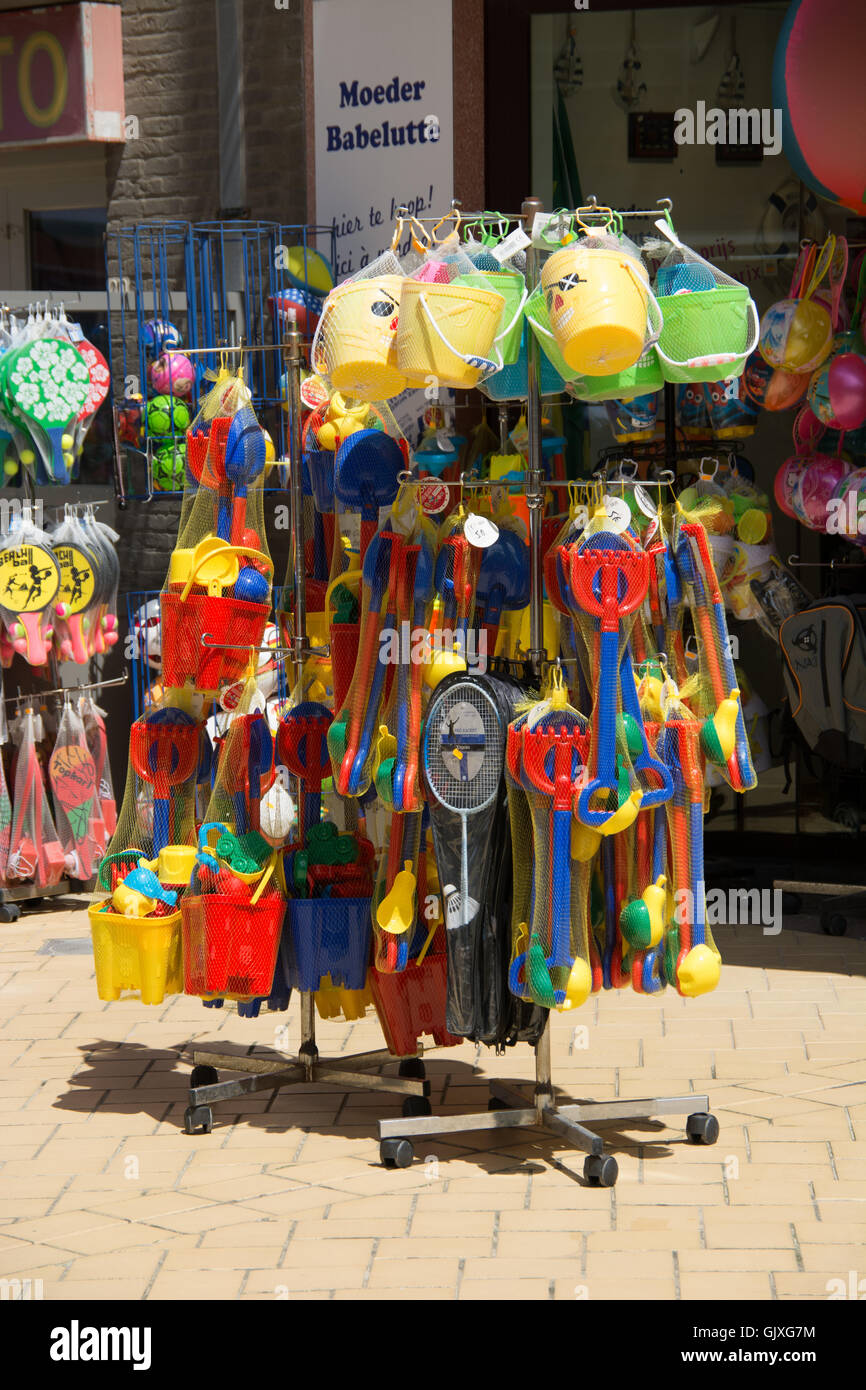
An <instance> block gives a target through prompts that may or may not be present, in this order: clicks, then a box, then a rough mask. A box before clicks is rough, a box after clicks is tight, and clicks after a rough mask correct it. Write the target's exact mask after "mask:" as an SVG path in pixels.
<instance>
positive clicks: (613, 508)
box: [604, 496, 631, 534]
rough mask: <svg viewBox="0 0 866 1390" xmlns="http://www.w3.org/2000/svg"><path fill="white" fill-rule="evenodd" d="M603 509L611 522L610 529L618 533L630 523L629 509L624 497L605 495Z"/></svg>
mask: <svg viewBox="0 0 866 1390" xmlns="http://www.w3.org/2000/svg"><path fill="white" fill-rule="evenodd" d="M604 510H605V512H606V514H607V519H608V521H609V522H610V523H611V530H613V531H615V532H616V533H617V534H619V533H620V532H621V531H625V530H626V529H627V528H628V527H629V526H630V525H631V509H630V507H629V505H628V502H626V500H625V498H624V497H610V496H606V497H605V499H604Z"/></svg>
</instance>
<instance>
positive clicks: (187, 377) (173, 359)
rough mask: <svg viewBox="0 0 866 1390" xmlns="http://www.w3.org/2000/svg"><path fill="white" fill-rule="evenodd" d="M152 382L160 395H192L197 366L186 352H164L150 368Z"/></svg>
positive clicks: (149, 373) (149, 375) (149, 374)
mask: <svg viewBox="0 0 866 1390" xmlns="http://www.w3.org/2000/svg"><path fill="white" fill-rule="evenodd" d="M147 374H148V377H149V378H150V384H151V386H152V387H153V389H154V391H156V393H157V395H160V396H171V395H174V396H191V395H192V388H193V386H194V385H195V367H194V366H193V364H192V362H191V361H190V359H189V358H188V357H187V356H186V354H185V353H173V354H172V355H171V356H170V357H169V355H168V354H167V353H163V354H162V355H161V356H160V357H157V359H156V361H155V362H151V364H150V367H149V368H148V373H147Z"/></svg>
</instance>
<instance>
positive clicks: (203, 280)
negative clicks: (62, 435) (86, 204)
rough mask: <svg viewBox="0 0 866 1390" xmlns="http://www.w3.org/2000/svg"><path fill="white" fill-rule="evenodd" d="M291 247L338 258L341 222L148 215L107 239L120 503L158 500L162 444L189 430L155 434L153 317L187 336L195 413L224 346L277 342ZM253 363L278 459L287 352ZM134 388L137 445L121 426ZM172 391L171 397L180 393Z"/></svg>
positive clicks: (253, 385) (259, 408) (256, 396)
mask: <svg viewBox="0 0 866 1390" xmlns="http://www.w3.org/2000/svg"><path fill="white" fill-rule="evenodd" d="M290 247H296V248H297V249H298V250H300V251H302V253H303V259H304V260H305V261H306V258H307V257H308V256H311V257H312V256H313V255H315V254H317V253H320V254H322V255H324V257H325V258H326V259H327V260H328V261H329V263H331V264H333V261H334V259H335V256H336V232H335V229H334V227H332V226H317V225H297V226H294V225H293V226H281V225H280V224H279V223H277V222H263V221H242V220H238V221H227V222H202V223H195V224H193V223H191V222H147V223H140V224H138V225H135V226H129V227H122V228H120V229H119V230H118V231H117V232H116V233H114V234H113V235H112V236H111V237H110V238H107V239H106V244H105V266H106V290H107V298H108V315H109V333H108V343H109V353H108V357H109V363H110V366H111V370H112V376H113V379H114V398H115V399H114V422H115V460H116V462H115V489H116V492H117V496H118V498H119V500H120V502H121V505H124V504H125V503H126V501H127V500H137V501H144V502H149V501H151V500H152V498H153V496H154V481H153V458H154V453H155V450H156V449H157V448H158V447H159V446H160V445H164V444H168V443H173V444H174V445H176V446H179V445H180V444H181V441H182V439H183V437H184V434H185V431H184V430H180V429H178V432H177V433H176V434H169V435H159V436H155V435H153V434H152V432H151V430H150V426H149V424H148V419H147V407H148V404H149V402H150V400H151V399H152V398H153V396H154V394H155V392H154V390H153V388H152V386H151V385H150V382H149V379H148V365H149V358H148V339H147V324H148V321H149V320H150V319H160V320H168V321H170V322H171V323H173V324H174V325H175V326H176V327H177V328H178V329H179V330H180V332H181V335H182V341H183V347H182V348H181V349H180V351H181V352H183V353H185V354H187V355H188V356H190V357H191V358H192V360H193V361H194V363H195V364H196V366H197V368H198V369H199V371H198V374H197V377H196V380H195V382H194V383H193V387H192V394H191V396H190V397H189V398H188V399H184V401H183V404H184V405H185V406H187V407H188V409H189V414H190V417H191V418H192V417H194V416H195V414H196V411H197V409H198V406H199V403H200V399H201V397H203V396H204V394H205V393H206V391H207V389H208V387H209V385H210V383H209V382H208V380H207V379H206V378H205V376H204V373H205V372H206V371H211V372H215V370H216V368H217V367H218V366H219V359H220V349H227V348H232V347H237V346H238V345H239V344H240V343H243V344H244V346H245V347H246V348H247V349H250V348H259V349H261V348H263V347H268V346H270V343H271V342H273V343H277V342H278V339H279V336H280V324H281V321H282V311H281V309H280V307H279V306H280V305H281V303H282V302H283V300H284V297H285V296H286V294H287V293H288V292H289V290H290V289H291V288H292V286H291V280H290V275H289V272H288V270H287V268H286V266H285V265H284V259H285V257H284V255H283V254H282V253H284V252H285V251H286V250H287V249H288V248H290ZM245 365H246V367H247V370H248V378H247V384H248V386H249V388H250V391H251V393H252V403H253V408H254V409H255V411H256V414H257V415H258V417H259V419H260V420H261V421H262V423H263V424H264V425H265V426H266V428H267V429H268V430H269V432H270V434H271V437H272V438H273V441H274V446H275V449H276V452H277V456H278V458H283V457H284V456H285V453H286V447H287V423H286V421H287V417H286V413H285V410H284V408H283V406H284V399H283V381H282V379H281V375H280V359H279V355H278V353H271V352H269V351H265V352H263V353H262V352H259V353H254V354H253V355H252V356H249V357H247V358H246V362H245ZM129 394H133V395H140V396H141V398H142V399H141V412H142V436H141V439H140V441H139V443H138V444H132V443H128V442H127V443H121V441H120V439H119V436H118V433H117V425H118V420H117V415H118V411H119V410H120V409H121V408H122V402H123V399H124V397H125V396H127V395H129ZM168 394H169V396H170V398H171V399H172V400H173V399H174V396H173V393H172V392H169V393H168ZM178 399H179V398H178ZM165 491H166V495H180V494H179V493H176V494H172V493H171V492H169V490H165Z"/></svg>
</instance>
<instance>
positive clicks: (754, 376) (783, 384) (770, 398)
mask: <svg viewBox="0 0 866 1390" xmlns="http://www.w3.org/2000/svg"><path fill="white" fill-rule="evenodd" d="M742 381H743V389H744V390H745V392H746V395H747V396H748V397H749V399H750V400H752V401H754V403H755V405H758V406H760V407H761V409H762V410H772V411H776V410H791V409H792V408H793V407H794V406H795V405H797V404H798V403H799V402H800V401H801V400H802V399H803V397H804V396H805V394H806V388H807V387H808V385H809V373H808V372H782V371H780V370H779V368H778V367H771V366H770V364H769V362H765V361H764V359H763V357H762V356H761V354H760V352H758V351H757V350H756V351H755V352H753V353H752V355H751V357H748V358H747V359H746V367H745V370H744V372H743V377H742Z"/></svg>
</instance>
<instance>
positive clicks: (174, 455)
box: [153, 439, 186, 492]
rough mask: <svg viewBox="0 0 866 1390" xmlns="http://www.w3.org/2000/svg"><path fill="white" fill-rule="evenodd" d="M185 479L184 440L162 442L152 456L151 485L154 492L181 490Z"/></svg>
mask: <svg viewBox="0 0 866 1390" xmlns="http://www.w3.org/2000/svg"><path fill="white" fill-rule="evenodd" d="M185 481H186V441H185V440H182V439H179V440H178V441H177V443H176V444H163V445H162V447H161V448H159V449H157V451H156V453H155V454H154V456H153V486H154V490H155V491H156V492H182V491H183V486H184V483H185Z"/></svg>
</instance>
